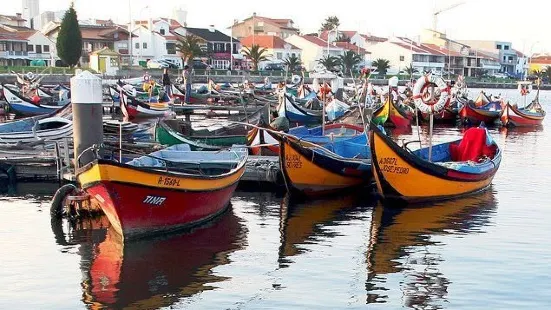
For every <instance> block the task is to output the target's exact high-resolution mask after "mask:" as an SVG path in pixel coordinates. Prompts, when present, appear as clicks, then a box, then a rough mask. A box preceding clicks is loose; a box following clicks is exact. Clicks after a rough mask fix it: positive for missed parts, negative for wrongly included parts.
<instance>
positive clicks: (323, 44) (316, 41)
mask: <svg viewBox="0 0 551 310" xmlns="http://www.w3.org/2000/svg"><path fill="white" fill-rule="evenodd" d="M301 38H303V39H304V40H306V41H308V42H310V43H314V44H316V45H317V46H321V47H327V41H325V40H322V39H320V38H318V37H316V36H301ZM329 46H330V47H336V46H335V44H330V45H329Z"/></svg>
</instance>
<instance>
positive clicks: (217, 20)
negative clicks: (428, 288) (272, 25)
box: [0, 0, 551, 54]
mask: <svg viewBox="0 0 551 310" xmlns="http://www.w3.org/2000/svg"><path fill="white" fill-rule="evenodd" d="M70 2H71V1H70V0H40V10H41V11H58V10H63V9H66V8H68V7H69V4H70ZM74 2H75V8H76V10H77V14H78V16H79V19H88V18H97V19H109V18H111V19H113V20H114V21H115V22H119V23H126V22H128V20H129V16H130V12H129V9H130V11H131V12H132V14H131V16H132V18H133V19H138V18H141V19H145V18H149V17H150V16H151V17H152V18H155V17H158V16H161V17H164V16H166V17H170V15H171V13H172V10H173V8H181V9H183V10H186V11H187V12H188V13H187V16H188V17H187V22H188V26H190V27H208V26H209V25H214V26H215V27H216V28H217V29H218V30H220V31H223V32H226V33H228V34H229V30H227V29H226V28H228V27H229V26H230V25H231V24H232V21H233V20H234V19H239V20H242V19H244V18H247V17H249V16H251V15H252V13H253V12H256V13H257V15H259V16H266V17H272V18H291V19H293V21H294V22H295V25H296V26H298V28H299V29H300V30H301V31H302V32H303V33H308V32H316V31H317V30H318V29H319V27H320V25H321V23H322V22H323V20H324V19H325V18H326V17H327V16H330V15H336V16H337V17H339V19H340V21H341V26H340V27H339V29H341V30H358V31H361V32H363V33H371V34H373V35H379V36H386V37H388V36H392V35H396V36H408V37H411V38H414V37H415V36H417V35H418V34H419V33H420V31H421V30H422V29H424V28H431V26H432V20H433V19H432V16H433V15H432V13H433V12H434V11H435V7H436V8H438V9H440V8H445V7H448V6H451V5H453V4H455V3H459V2H463V4H461V5H459V6H457V7H455V8H453V9H451V10H448V11H444V12H442V13H440V14H439V15H438V24H437V29H438V30H439V31H441V32H444V33H447V34H448V37H449V38H451V39H455V40H495V41H509V42H513V48H515V49H517V50H519V51H521V52H524V53H526V54H529V53H530V52H533V53H539V52H549V51H551V38H549V36H548V34H547V33H548V27H549V26H548V24H549V21H548V20H549V13H548V12H549V11H550V10H551V3H549V2H548V1H545V0H532V1H525V2H522V3H529V4H528V5H524V6H523V5H519V4H518V3H517V2H513V1H503V0H417V1H411V0H383V1H369V0H348V1H347V2H346V5H340V4H341V3H339V2H336V4H337V5H331V4H322V3H331V2H329V1H305V0H303V1H296V0H278V1H270V2H261V1H252V0H248V1H227V0H208V1H204V0H202V1H199V0H155V1H152V0H93V1H92V0H75V1H74ZM266 3H270V4H269V5H267V4H266ZM16 12H22V1H21V0H19V1H18V0H14V1H8V0H3V1H2V5H1V6H0V14H15V13H16Z"/></svg>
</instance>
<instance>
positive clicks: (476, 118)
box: [459, 104, 500, 125]
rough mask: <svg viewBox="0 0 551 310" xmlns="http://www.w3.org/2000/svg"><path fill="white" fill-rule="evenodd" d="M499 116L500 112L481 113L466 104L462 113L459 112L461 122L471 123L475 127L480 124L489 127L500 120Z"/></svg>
mask: <svg viewBox="0 0 551 310" xmlns="http://www.w3.org/2000/svg"><path fill="white" fill-rule="evenodd" d="M499 115H500V112H499V111H480V110H477V109H474V108H472V107H471V106H470V105H469V104H466V105H465V106H464V107H463V108H462V109H461V111H459V116H460V117H461V121H463V122H469V123H471V124H473V125H476V124H480V123H481V122H484V123H486V124H487V125H489V124H492V123H493V122H495V121H496V120H497V119H498V118H499Z"/></svg>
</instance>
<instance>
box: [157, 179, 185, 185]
mask: <svg viewBox="0 0 551 310" xmlns="http://www.w3.org/2000/svg"><path fill="white" fill-rule="evenodd" d="M157 185H165V186H175V187H180V179H177V178H171V177H159V181H158V182H157Z"/></svg>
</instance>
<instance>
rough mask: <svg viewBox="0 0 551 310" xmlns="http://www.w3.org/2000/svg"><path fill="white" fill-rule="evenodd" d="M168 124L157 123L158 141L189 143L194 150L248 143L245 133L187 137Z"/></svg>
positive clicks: (209, 149) (216, 148)
mask: <svg viewBox="0 0 551 310" xmlns="http://www.w3.org/2000/svg"><path fill="white" fill-rule="evenodd" d="M167 127H168V126H167V125H164V124H157V126H156V127H155V138H156V140H157V142H159V143H161V144H163V145H168V146H172V145H175V144H182V143H186V144H189V146H190V147H191V149H192V150H193V151H215V150H220V149H223V148H227V147H230V146H232V145H234V144H242V145H244V144H246V142H247V137H246V136H245V135H232V136H212V137H201V138H195V137H185V136H183V135H180V134H177V133H176V132H174V130H172V129H170V128H167Z"/></svg>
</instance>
